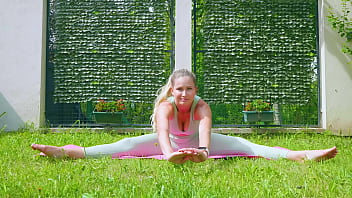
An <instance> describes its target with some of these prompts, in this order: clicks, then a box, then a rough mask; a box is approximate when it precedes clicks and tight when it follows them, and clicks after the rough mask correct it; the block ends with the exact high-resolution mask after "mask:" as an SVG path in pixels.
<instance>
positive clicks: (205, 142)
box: [196, 100, 212, 154]
mask: <svg viewBox="0 0 352 198" xmlns="http://www.w3.org/2000/svg"><path fill="white" fill-rule="evenodd" d="M197 117H199V119H200V122H199V147H206V148H208V149H209V147H210V142H211V126H212V120H211V110H210V107H209V105H208V104H207V103H205V102H204V101H203V100H201V101H199V108H198V109H197V112H196V118H197ZM208 154H209V153H208Z"/></svg>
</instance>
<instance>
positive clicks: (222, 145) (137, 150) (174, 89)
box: [32, 69, 337, 164]
mask: <svg viewBox="0 0 352 198" xmlns="http://www.w3.org/2000/svg"><path fill="white" fill-rule="evenodd" d="M196 94H197V87H196V78H195V75H194V74H193V73H192V72H190V71H188V70H186V69H180V70H176V71H174V72H173V73H172V75H171V76H170V78H169V80H168V82H167V84H166V85H165V86H163V87H162V88H161V89H160V90H159V94H158V96H157V98H156V100H155V107H154V113H153V115H152V125H153V129H154V130H155V131H156V133H153V134H147V135H142V136H138V137H131V138H125V139H123V140H120V141H117V142H115V143H112V144H104V145H97V146H93V147H86V148H79V149H64V148H60V147H56V146H48V145H40V144H33V145H32V149H34V150H39V151H41V152H43V153H44V154H46V155H47V156H49V157H55V158H62V157H68V158H72V159H77V158H89V157H101V156H106V155H114V156H115V157H116V156H117V157H119V156H151V155H160V154H163V155H164V157H165V159H167V160H168V161H170V162H173V163H177V164H182V163H184V162H186V161H193V162H203V161H205V160H207V159H208V157H209V156H210V155H232V154H238V153H240V154H244V155H250V156H260V157H265V158H268V159H278V158H286V159H289V160H293V161H299V162H302V161H305V160H315V161H322V160H326V159H330V158H334V157H335V156H336V154H337V149H336V147H332V148H329V149H324V150H303V151H290V150H285V149H278V148H274V147H268V146H263V145H258V144H254V143H252V142H249V141H247V140H245V139H243V138H240V137H233V136H227V135H222V134H217V133H211V126H212V123H211V116H212V115H211V110H210V107H209V105H208V104H207V103H206V102H204V101H203V100H202V99H201V98H200V97H198V96H197V95H196Z"/></svg>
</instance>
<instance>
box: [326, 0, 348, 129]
mask: <svg viewBox="0 0 352 198" xmlns="http://www.w3.org/2000/svg"><path fill="white" fill-rule="evenodd" d="M322 3H323V6H322V7H323V9H321V13H322V15H323V16H322V17H321V22H320V24H321V26H320V30H321V33H320V39H321V41H320V45H321V56H320V60H321V68H322V70H321V72H322V73H321V77H322V83H321V87H322V103H323V104H322V119H323V122H322V123H323V125H322V127H323V128H325V129H328V130H331V131H333V132H334V133H336V134H343V135H352V105H351V100H352V64H348V62H351V61H352V57H351V56H348V55H347V54H344V53H342V52H341V48H342V43H344V42H345V41H344V40H343V39H341V38H340V36H339V35H338V34H337V33H336V31H335V30H332V29H331V26H330V24H329V23H328V21H327V19H326V16H327V15H329V12H328V11H329V8H330V7H333V8H334V9H333V10H334V12H338V13H341V10H340V9H339V7H340V6H339V4H340V0H324V1H323V2H322ZM351 10H352V8H351Z"/></svg>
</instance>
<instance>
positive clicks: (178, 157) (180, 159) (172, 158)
mask: <svg viewBox="0 0 352 198" xmlns="http://www.w3.org/2000/svg"><path fill="white" fill-rule="evenodd" d="M166 159H167V160H168V161H169V162H173V163H175V164H183V163H185V162H186V161H188V160H189V156H188V154H186V153H184V152H179V151H176V152H173V153H171V154H169V155H168V156H167V157H166Z"/></svg>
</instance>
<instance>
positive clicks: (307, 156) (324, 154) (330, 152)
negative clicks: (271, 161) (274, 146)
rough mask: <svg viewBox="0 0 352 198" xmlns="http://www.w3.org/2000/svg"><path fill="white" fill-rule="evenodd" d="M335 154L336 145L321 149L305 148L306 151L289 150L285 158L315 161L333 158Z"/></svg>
mask: <svg viewBox="0 0 352 198" xmlns="http://www.w3.org/2000/svg"><path fill="white" fill-rule="evenodd" d="M336 154H337V149H336V147H335V146H334V147H332V148H329V149H322V150H306V151H290V152H288V154H287V159H289V160H293V161H298V162H304V161H306V160H314V161H317V162H320V161H324V160H328V159H331V158H334V157H335V156H336Z"/></svg>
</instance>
